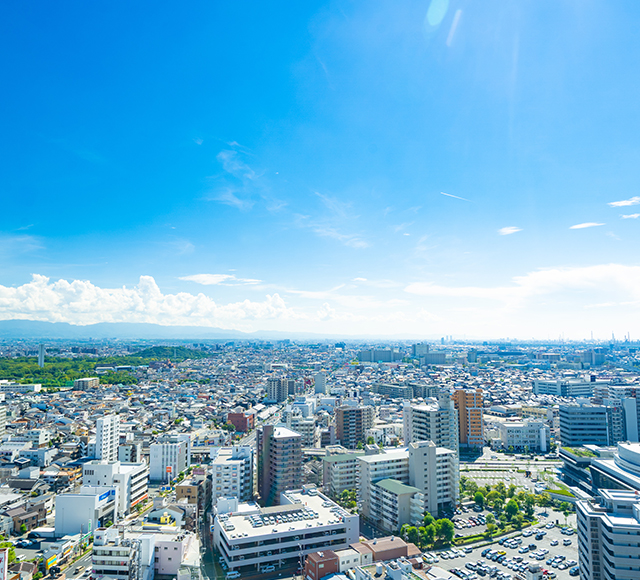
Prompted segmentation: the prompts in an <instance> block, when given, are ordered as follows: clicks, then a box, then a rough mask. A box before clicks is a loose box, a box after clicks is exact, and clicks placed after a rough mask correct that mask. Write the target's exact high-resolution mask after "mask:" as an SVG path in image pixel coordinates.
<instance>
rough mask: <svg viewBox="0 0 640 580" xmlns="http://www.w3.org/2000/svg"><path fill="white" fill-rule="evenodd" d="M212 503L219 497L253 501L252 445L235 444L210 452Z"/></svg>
mask: <svg viewBox="0 0 640 580" xmlns="http://www.w3.org/2000/svg"><path fill="white" fill-rule="evenodd" d="M211 473H212V476H213V481H212V486H211V499H212V505H215V503H216V502H217V501H218V498H221V497H236V498H238V500H240V501H241V502H247V501H253V496H254V477H253V447H251V446H249V445H243V446H240V445H235V446H234V447H221V448H218V449H217V450H216V452H215V453H212V461H211Z"/></svg>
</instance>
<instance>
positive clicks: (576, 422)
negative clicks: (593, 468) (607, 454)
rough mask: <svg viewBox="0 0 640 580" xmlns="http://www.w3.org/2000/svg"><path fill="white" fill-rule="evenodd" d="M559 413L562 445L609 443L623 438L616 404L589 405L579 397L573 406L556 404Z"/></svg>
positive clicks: (575, 445)
mask: <svg viewBox="0 0 640 580" xmlns="http://www.w3.org/2000/svg"><path fill="white" fill-rule="evenodd" d="M559 415H560V440H561V441H562V445H563V446H569V447H577V446H580V445H613V444H615V443H617V442H618V441H620V440H621V439H622V438H623V431H622V424H623V416H622V408H621V407H620V406H617V405H592V404H591V403H589V402H588V401H587V400H585V399H579V400H578V401H577V404H575V405H560V406H559Z"/></svg>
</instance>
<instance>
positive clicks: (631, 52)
mask: <svg viewBox="0 0 640 580" xmlns="http://www.w3.org/2000/svg"><path fill="white" fill-rule="evenodd" d="M0 13H1V18H0V27H1V29H0V43H1V44H2V51H1V54H2V71H3V77H4V78H3V80H4V82H3V86H4V90H3V91H2V93H1V94H0V99H1V107H2V111H3V114H2V125H1V131H0V147H1V148H2V149H1V153H2V158H3V163H2V164H1V165H0V191H1V192H2V208H3V211H2V212H0V272H1V275H0V318H28V319H36V320H51V321H67V322H71V323H74V324H89V323H93V322H99V321H130V322H157V323H160V324H168V325H172V324H193V325H198V326H220V327H223V328H237V329H241V330H258V329H266V330H270V329H271V330H283V331H306V332H317V333H320V334H322V333H326V334H363V335H364V334H371V335H403V334H404V335H411V336H425V337H427V336H436V335H445V334H446V335H453V336H454V337H463V336H467V337H520V338H530V337H536V338H557V337H558V336H560V335H563V336H566V337H569V338H587V337H589V336H590V333H591V332H592V331H593V333H594V336H595V337H596V338H608V337H610V336H611V333H612V332H614V333H615V334H616V336H622V335H624V334H626V333H627V332H631V336H632V338H634V337H633V332H634V326H633V324H632V323H633V322H637V320H638V305H639V304H640V264H639V260H638V257H637V247H638V241H639V236H638V228H639V227H640V218H639V214H640V187H639V186H640V172H639V171H638V167H640V138H639V135H640V131H639V129H640V127H639V125H640V116H639V115H638V103H639V102H640V99H639V97H640V95H639V92H640V90H639V89H640V86H639V81H638V79H639V78H640V76H639V75H638V72H639V70H638V69H639V67H640V64H639V63H638V60H637V54H638V50H639V48H640V47H639V46H638V45H639V42H640V40H639V39H638V37H637V33H636V31H637V29H638V25H639V24H640V6H638V5H637V3H634V2H621V3H610V2H609V3H606V2H589V1H575V2H539V1H530V2H512V3H505V2H502V1H495V2H492V1H486V2H482V3H478V2H470V1H459V0H449V1H446V0H431V1H420V2H417V1H415V2H409V1H407V2H401V3H399V2H374V1H366V2H364V1H363V2H347V1H336V2H299V3H290V2H287V3H284V2H282V3H278V2H273V3H258V2H252V3H244V2H226V3H222V2H199V3H192V4H190V5H188V6H179V7H178V6H177V5H175V4H174V3H163V2H153V3H151V2H148V3H145V2H137V3H134V4H131V3H124V2H112V3H98V2H96V3H83V2H68V3H65V4H64V6H61V5H54V4H49V5H48V4H43V3H39V4H25V3H23V2H5V3H3V5H2V6H1V7H0ZM444 194H448V195H444ZM624 216H627V217H624ZM575 226H580V227H575ZM636 338H637V337H636Z"/></svg>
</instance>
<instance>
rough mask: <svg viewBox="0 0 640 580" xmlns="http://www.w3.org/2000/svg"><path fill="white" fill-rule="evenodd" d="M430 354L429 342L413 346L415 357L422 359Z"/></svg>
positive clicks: (412, 352)
mask: <svg viewBox="0 0 640 580" xmlns="http://www.w3.org/2000/svg"><path fill="white" fill-rule="evenodd" d="M428 352H429V343H427V342H418V343H417V344H414V345H412V346H411V355H412V356H414V357H417V358H419V357H421V356H424V355H426V354H427V353H428Z"/></svg>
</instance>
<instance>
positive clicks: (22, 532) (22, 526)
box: [20, 524, 27, 534]
mask: <svg viewBox="0 0 640 580" xmlns="http://www.w3.org/2000/svg"><path fill="white" fill-rule="evenodd" d="M20 533H21V534H26V533H27V524H22V525H21V526H20Z"/></svg>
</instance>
